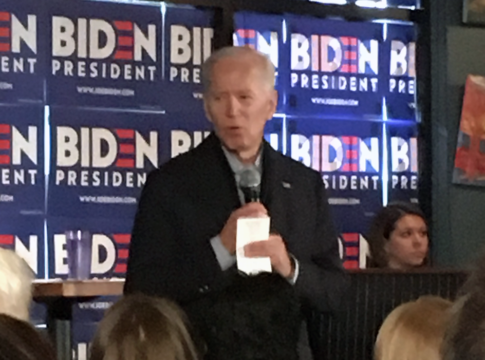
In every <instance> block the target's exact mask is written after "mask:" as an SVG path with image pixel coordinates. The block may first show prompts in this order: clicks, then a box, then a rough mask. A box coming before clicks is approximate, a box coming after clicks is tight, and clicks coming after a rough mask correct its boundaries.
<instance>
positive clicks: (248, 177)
mask: <svg viewBox="0 0 485 360" xmlns="http://www.w3.org/2000/svg"><path fill="white" fill-rule="evenodd" d="M260 184H261V175H260V174H259V171H258V170H256V169H255V168H250V169H246V170H244V171H243V172H242V173H241V177H240V179H239V186H240V187H242V188H256V187H259V185H260Z"/></svg>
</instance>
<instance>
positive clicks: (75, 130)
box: [47, 107, 168, 219]
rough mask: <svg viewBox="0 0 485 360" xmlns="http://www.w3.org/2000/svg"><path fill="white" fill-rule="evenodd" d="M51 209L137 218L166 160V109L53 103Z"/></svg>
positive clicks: (71, 213)
mask: <svg viewBox="0 0 485 360" xmlns="http://www.w3.org/2000/svg"><path fill="white" fill-rule="evenodd" d="M50 122H51V127H50V130H51V142H52V156H51V164H50V165H51V166H50V177H49V194H48V209H47V211H48V213H49V215H54V216H70V217H97V216H100V217H112V218H119V217H123V218H129V219H131V218H133V216H134V214H135V211H136V206H137V201H138V200H137V199H138V196H139V194H140V192H141V189H142V187H143V185H144V184H145V181H146V179H147V176H148V173H149V172H150V171H152V170H153V169H154V168H156V167H157V166H158V165H159V163H160V158H161V154H160V149H161V145H162V139H163V137H162V134H163V133H165V132H168V130H166V129H167V123H166V122H165V121H164V115H163V114H158V113H140V112H127V111H101V110H87V109H84V110H83V109H71V108H62V107H59V108H58V107H53V108H51V116H50Z"/></svg>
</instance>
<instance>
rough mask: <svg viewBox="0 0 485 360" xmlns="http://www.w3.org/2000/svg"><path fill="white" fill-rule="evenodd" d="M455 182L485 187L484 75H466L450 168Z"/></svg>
mask: <svg viewBox="0 0 485 360" xmlns="http://www.w3.org/2000/svg"><path fill="white" fill-rule="evenodd" d="M453 182H454V183H455V184H464V185H476V186H485V77H483V76H477V75H469V76H468V78H467V81H466V85H465V96H464V98H463V107H462V111H461V120H460V129H459V133H458V142H457V145H456V153H455V168H454V170H453Z"/></svg>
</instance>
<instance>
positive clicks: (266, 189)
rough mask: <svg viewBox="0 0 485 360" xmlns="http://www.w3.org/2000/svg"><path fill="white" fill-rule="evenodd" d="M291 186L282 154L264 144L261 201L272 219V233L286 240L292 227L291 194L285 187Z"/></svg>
mask: <svg viewBox="0 0 485 360" xmlns="http://www.w3.org/2000/svg"><path fill="white" fill-rule="evenodd" d="M283 183H288V184H291V178H290V174H289V173H288V172H287V170H286V169H285V166H284V163H283V158H282V157H281V154H279V153H277V152H276V151H275V150H274V149H273V148H272V147H271V145H270V144H269V143H267V142H266V141H265V142H264V144H263V178H262V183H261V201H262V203H263V204H264V206H265V207H266V208H267V209H268V212H269V215H270V217H271V231H272V232H274V233H278V234H280V235H282V236H283V238H285V235H286V234H289V231H290V227H291V220H292V219H291V216H290V210H291V208H290V206H291V201H290V193H289V191H291V189H287V188H285V187H283Z"/></svg>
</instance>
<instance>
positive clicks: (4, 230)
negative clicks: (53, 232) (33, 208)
mask: <svg viewBox="0 0 485 360" xmlns="http://www.w3.org/2000/svg"><path fill="white" fill-rule="evenodd" d="M0 247H2V248H6V249H10V250H13V251H15V252H16V253H17V255H19V256H20V257H21V258H23V259H24V260H25V262H26V263H27V265H29V267H30V268H31V269H32V271H33V272H34V274H35V277H36V278H37V279H43V278H44V277H45V245H44V217H43V216H39V215H32V216H29V215H27V216H24V215H16V216H6V215H2V220H1V221H0Z"/></svg>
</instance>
